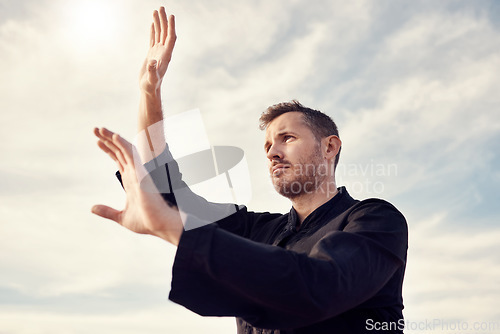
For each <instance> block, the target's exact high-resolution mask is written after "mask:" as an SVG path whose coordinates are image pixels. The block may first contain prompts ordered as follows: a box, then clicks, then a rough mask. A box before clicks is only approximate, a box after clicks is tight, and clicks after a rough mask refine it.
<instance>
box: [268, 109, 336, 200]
mask: <svg viewBox="0 0 500 334" xmlns="http://www.w3.org/2000/svg"><path fill="white" fill-rule="evenodd" d="M264 149H265V151H266V154H267V158H268V159H269V172H270V174H271V180H272V182H273V185H274V187H275V188H276V191H278V192H279V193H280V194H281V195H283V196H285V197H288V198H290V199H292V198H295V197H298V196H302V195H305V194H308V193H312V192H314V191H316V189H317V188H318V186H319V185H320V184H321V183H322V182H323V180H324V179H325V178H326V164H325V162H324V160H323V157H322V154H321V144H320V142H318V141H317V140H316V138H315V136H314V134H313V133H312V131H311V130H310V128H309V127H308V126H307V125H306V123H305V122H304V119H303V115H302V113H300V112H287V113H285V114H282V115H280V116H279V117H277V118H275V119H274V120H273V121H272V122H271V123H270V124H269V125H268V127H267V129H266V142H265V144H264Z"/></svg>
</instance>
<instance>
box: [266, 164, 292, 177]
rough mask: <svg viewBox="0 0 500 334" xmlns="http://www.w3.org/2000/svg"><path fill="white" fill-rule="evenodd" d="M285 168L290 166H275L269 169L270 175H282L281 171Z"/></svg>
mask: <svg viewBox="0 0 500 334" xmlns="http://www.w3.org/2000/svg"><path fill="white" fill-rule="evenodd" d="M287 168H290V166H289V165H286V164H276V165H274V166H273V168H272V169H271V174H272V175H279V174H281V173H283V171H284V170H285V169H287Z"/></svg>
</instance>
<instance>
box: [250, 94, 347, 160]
mask: <svg viewBox="0 0 500 334" xmlns="http://www.w3.org/2000/svg"><path fill="white" fill-rule="evenodd" d="M292 111H297V112H300V113H302V115H303V116H304V117H303V119H304V122H305V124H306V125H307V126H308V127H309V129H310V130H311V132H312V133H313V135H314V136H315V137H316V140H317V141H318V142H319V141H321V139H323V138H325V137H328V136H331V135H335V136H337V137H339V138H340V136H339V130H338V129H337V124H335V122H334V121H333V119H332V118H331V117H330V116H328V115H326V114H324V113H322V112H321V111H319V110H314V109H311V108H307V107H304V106H303V105H302V104H301V103H300V102H299V101H297V100H292V101H290V102H281V103H278V104H275V105H272V106H270V107H268V108H267V109H266V111H264V112H263V113H262V115H260V118H259V121H260V126H259V127H260V129H261V130H265V129H266V128H267V127H268V126H269V124H270V123H271V122H272V121H273V120H274V119H275V118H277V117H278V116H281V115H283V114H286V113H287V112H292ZM339 158H340V148H339V152H338V153H337V156H336V157H335V167H337V164H338V163H339Z"/></svg>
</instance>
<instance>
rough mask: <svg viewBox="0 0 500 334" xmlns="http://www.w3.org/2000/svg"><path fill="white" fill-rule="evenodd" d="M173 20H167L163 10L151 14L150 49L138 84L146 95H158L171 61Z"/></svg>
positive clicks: (162, 8)
mask: <svg viewBox="0 0 500 334" xmlns="http://www.w3.org/2000/svg"><path fill="white" fill-rule="evenodd" d="M176 39H177V36H176V34H175V18H174V16H173V15H170V16H169V17H168V19H167V14H166V13H165V8H164V7H161V8H160V10H159V11H156V10H155V11H154V13H153V23H152V24H151V35H150V45H149V46H150V47H149V51H148V54H147V56H146V59H145V60H144V63H143V65H142V68H141V71H140V74H139V84H140V87H141V89H142V90H143V91H144V92H145V93H146V94H150V95H153V94H157V93H158V94H159V89H160V87H161V83H162V80H163V77H164V75H165V72H166V71H167V67H168V64H169V63H170V60H171V59H172V52H173V50H174V45H175V40H176Z"/></svg>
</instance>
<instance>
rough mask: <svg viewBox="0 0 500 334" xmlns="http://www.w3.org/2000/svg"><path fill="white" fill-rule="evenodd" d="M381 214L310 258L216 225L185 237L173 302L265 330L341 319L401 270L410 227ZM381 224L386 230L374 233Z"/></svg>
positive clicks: (335, 235)
mask: <svg viewBox="0 0 500 334" xmlns="http://www.w3.org/2000/svg"><path fill="white" fill-rule="evenodd" d="M382 211H383V210H382ZM379 212H380V208H373V211H372V212H371V213H370V212H368V213H367V214H365V215H364V216H363V217H359V218H357V219H356V220H355V221H352V222H351V223H349V224H348V227H349V228H350V231H348V232H347V231H345V230H344V231H332V232H330V233H327V234H326V235H324V237H322V238H321V239H320V240H319V241H318V242H316V244H315V245H314V246H313V247H312V248H311V250H310V251H309V252H307V253H302V252H301V253H299V252H295V251H292V250H286V249H282V248H279V247H274V246H269V245H264V244H260V243H256V242H252V241H250V240H246V239H243V238H240V237H238V236H235V235H233V234H230V233H227V232H226V231H224V230H222V229H220V228H218V227H217V226H216V225H214V224H212V225H208V226H205V227H203V228H200V229H197V230H193V231H188V232H185V233H184V234H183V236H182V238H181V240H180V243H179V247H178V250H177V254H176V259H175V263H174V268H173V279H172V290H171V292H170V299H171V300H172V301H174V302H177V303H179V304H181V305H184V306H185V307H187V308H189V309H191V310H192V311H194V312H196V313H199V314H201V315H216V316H237V317H241V318H243V319H245V321H247V322H249V323H251V324H252V325H253V326H256V327H260V328H275V329H284V328H297V327H302V326H307V325H310V324H313V323H316V322H319V321H322V320H325V319H328V318H331V317H334V316H336V315H339V314H341V313H343V312H345V311H347V310H349V309H352V308H353V307H356V306H357V305H359V304H361V303H363V302H365V301H367V300H368V299H370V298H371V297H373V296H374V295H375V294H376V293H377V292H378V291H379V290H381V289H382V288H383V287H384V285H385V284H387V282H388V281H389V280H390V279H391V278H392V277H393V276H394V275H395V273H396V271H397V270H398V269H399V268H401V267H402V266H404V263H405V259H406V258H405V257H406V255H405V254H406V246H405V245H406V243H407V235H406V233H407V232H406V222H405V220H404V218H403V217H402V216H401V215H400V214H399V213H396V212H393V213H389V215H385V218H384V217H382V218H381V217H380V216H379ZM189 219H196V218H194V217H191V218H189ZM381 219H382V220H384V222H383V225H384V227H383V228H382V229H379V230H376V229H375V230H374V229H373V226H374V225H375V226H376V225H377V223H378V222H377V220H378V221H379V222H380V220H381ZM374 223H375V224H374ZM351 226H352V228H351ZM381 241H382V243H381ZM402 249H404V252H402V251H401V250H402ZM403 253H404V254H403Z"/></svg>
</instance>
